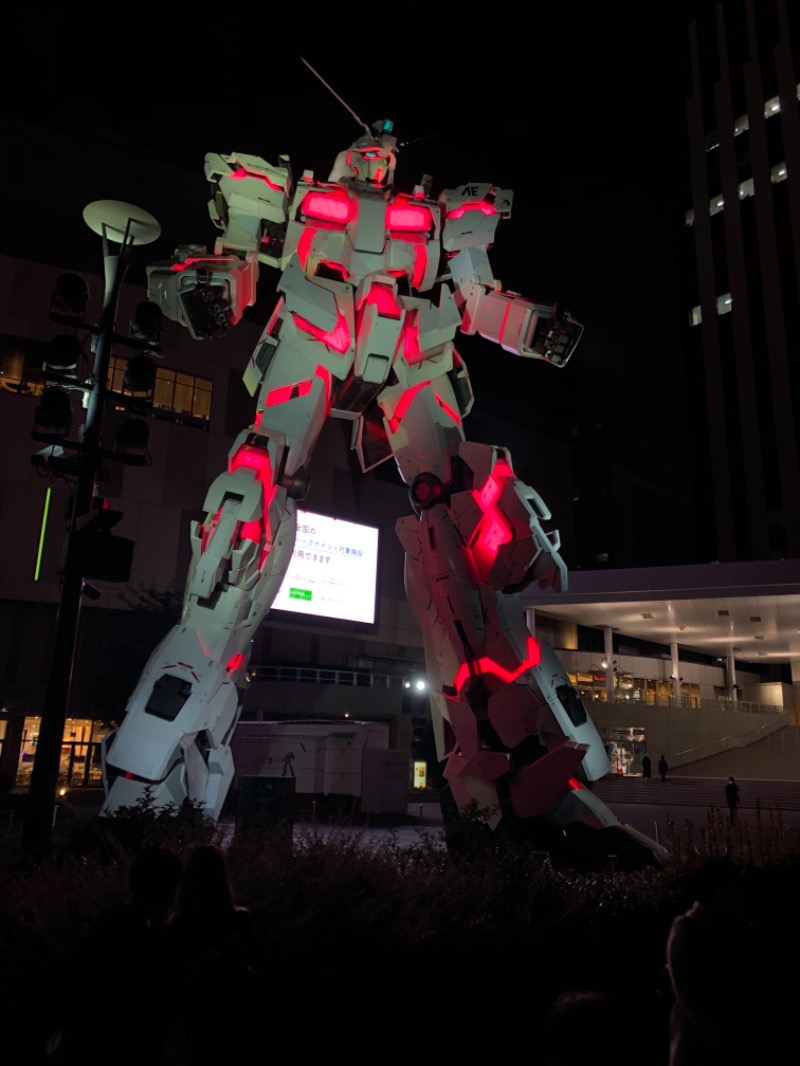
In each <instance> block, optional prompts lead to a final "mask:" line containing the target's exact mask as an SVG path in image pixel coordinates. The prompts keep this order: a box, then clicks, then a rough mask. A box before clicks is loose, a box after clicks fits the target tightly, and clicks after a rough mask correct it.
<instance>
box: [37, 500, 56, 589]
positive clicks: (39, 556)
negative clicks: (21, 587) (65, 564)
mask: <svg viewBox="0 0 800 1066" xmlns="http://www.w3.org/2000/svg"><path fill="white" fill-rule="evenodd" d="M52 491H53V489H52V488H51V486H50V485H48V486H47V492H45V494H44V507H43V508H42V528H41V529H40V530H39V550H38V552H37V553H36V570H35V571H34V573H33V580H34V581H38V580H39V571H40V570H41V568H42V553H43V552H44V536H45V533H46V532H47V515H48V514H49V512H50V493H51V492H52Z"/></svg>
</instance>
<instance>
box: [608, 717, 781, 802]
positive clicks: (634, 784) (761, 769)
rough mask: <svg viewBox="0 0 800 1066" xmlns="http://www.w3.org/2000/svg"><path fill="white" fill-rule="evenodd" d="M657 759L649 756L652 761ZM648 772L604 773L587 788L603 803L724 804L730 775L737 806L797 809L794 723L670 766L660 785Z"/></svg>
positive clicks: (656, 774)
mask: <svg viewBox="0 0 800 1066" xmlns="http://www.w3.org/2000/svg"><path fill="white" fill-rule="evenodd" d="M651 758H652V756H651ZM657 761H658V759H657V757H656V758H653V762H654V763H657ZM653 774H654V776H653V777H652V778H651V779H650V780H649V781H647V780H645V779H644V778H642V777H641V776H639V775H630V776H623V775H621V774H609V775H608V776H607V777H604V778H602V780H600V781H597V782H595V784H594V785H593V787H592V791H593V792H594V793H595V795H596V796H597V797H598V798H599V799H601V800H602V801H603V802H604V803H609V804H614V803H657V804H666V805H670V806H673V807H677V806H686V807H719V808H721V809H723V810H725V808H726V803H725V782H726V781H727V780H728V778H729V777H735V778H736V781H737V782H738V784H739V788H740V791H741V806H742V807H743V808H754V807H757V806H760V807H761V809H762V810H764V811H766V810H769V809H771V810H784V811H790V810H791V811H796V810H800V726H785V727H784V728H783V729H780V730H778V732H776V733H773V734H772V735H771V736H768V737H763V738H762V739H761V740H758V741H756V742H755V743H754V744H750V745H748V746H747V747H746V748H731V749H729V750H728V751H724V752H719V753H718V754H716V755H712V756H709V757H708V758H706V759H698V760H697V761H696V762H692V763H686V764H684V765H683V766H680V767H677V768H676V769H675V770H672V769H671V770H670V771H669V773H668V774H667V780H666V783H665V784H663V785H662V783H661V778H660V777H659V776H658V773H657V771H656V770H654V771H653Z"/></svg>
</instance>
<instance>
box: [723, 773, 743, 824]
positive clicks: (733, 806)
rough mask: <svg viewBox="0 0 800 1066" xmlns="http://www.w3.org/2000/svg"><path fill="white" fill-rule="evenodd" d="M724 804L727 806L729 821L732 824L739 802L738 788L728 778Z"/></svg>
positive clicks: (732, 780) (733, 781) (734, 780)
mask: <svg viewBox="0 0 800 1066" xmlns="http://www.w3.org/2000/svg"><path fill="white" fill-rule="evenodd" d="M725 802H726V803H727V804H728V810H729V811H730V812H731V821H732V822H733V821H735V819H736V811H737V809H738V807H739V802H740V800H739V786H738V785H737V784H736V779H735V778H733V777H729V778H728V783H727V784H726V785H725Z"/></svg>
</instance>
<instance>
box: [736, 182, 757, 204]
mask: <svg viewBox="0 0 800 1066" xmlns="http://www.w3.org/2000/svg"><path fill="white" fill-rule="evenodd" d="M749 196H755V188H754V186H753V179H752V178H748V179H747V181H743V182H742V184H741V185H740V186H739V199H740V200H746V199H747V198H748V197H749Z"/></svg>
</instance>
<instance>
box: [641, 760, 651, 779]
mask: <svg viewBox="0 0 800 1066" xmlns="http://www.w3.org/2000/svg"><path fill="white" fill-rule="evenodd" d="M652 776H653V764H652V763H651V762H650V756H649V755H643V756H642V777H643V778H644V780H645V781H649V780H650V778H651V777H652Z"/></svg>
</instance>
